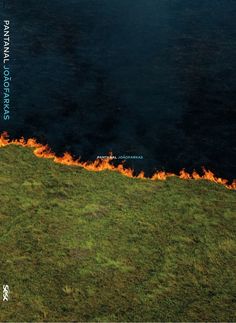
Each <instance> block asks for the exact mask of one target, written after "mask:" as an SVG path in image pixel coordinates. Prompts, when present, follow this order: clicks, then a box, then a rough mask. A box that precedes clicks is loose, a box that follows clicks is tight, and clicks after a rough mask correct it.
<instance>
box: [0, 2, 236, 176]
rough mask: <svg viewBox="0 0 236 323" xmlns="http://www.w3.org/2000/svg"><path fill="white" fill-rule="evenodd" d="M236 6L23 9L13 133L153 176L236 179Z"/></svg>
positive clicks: (43, 5)
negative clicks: (116, 159) (119, 159)
mask: <svg viewBox="0 0 236 323" xmlns="http://www.w3.org/2000/svg"><path fill="white" fill-rule="evenodd" d="M235 12H236V3H235V2H234V1H227V3H225V2H224V3H223V1H215V2H214V4H213V3H212V1H211V0H207V1H199V2H198V3H194V4H193V3H192V2H191V1H188V0H184V1H183V0H181V1H180V0H169V1H158V2H157V1H154V0H149V1H148V2H146V1H144V0H136V1H135V3H134V1H132V0H124V1H120V0H119V1H115V0H114V1H108V0H100V1H95V0H90V1H84V0H83V1H82V0H80V1H77V2H76V3H75V1H72V0H70V1H68V2H67V3H66V4H65V2H64V1H60V0H54V1H49V0H44V1H41V2H40V3H37V2H35V1H33V0H31V1H24V0H19V1H15V2H14V1H12V5H11V8H8V9H6V10H5V14H7V15H8V17H9V19H11V26H12V36H11V72H12V79H13V81H12V93H11V99H12V107H11V119H10V121H9V122H8V123H6V122H4V121H2V120H1V123H0V128H1V131H3V130H7V131H8V132H9V133H10V135H11V137H16V138H18V137H20V136H24V137H25V138H29V137H36V138H37V139H38V141H40V142H42V143H48V144H49V146H50V147H51V148H52V149H53V150H54V151H55V152H56V153H57V154H62V153H63V152H64V151H69V152H71V153H72V154H73V155H74V156H75V157H78V156H81V157H82V159H83V160H94V159H95V158H96V156H97V155H106V154H107V153H108V152H109V151H113V153H114V154H115V155H143V156H144V159H143V160H131V161H128V162H127V166H131V167H133V168H134V169H135V170H136V172H139V171H140V170H144V171H145V172H146V173H147V174H151V173H153V172H154V171H155V170H161V169H164V170H166V171H173V172H178V171H179V170H180V169H182V168H185V169H186V170H188V171H192V170H193V169H196V170H198V171H199V170H200V169H201V166H202V165H204V166H205V167H207V168H209V169H211V170H212V171H214V172H215V173H216V175H217V176H221V177H225V178H228V179H233V178H236V167H235V159H236V148H235V120H236V110H235V101H236V94H235V93H236V91H235V90H236V89H235V84H236V79H235V70H236V69H235V68H236V62H235V57H236V55H235V54H236V34H235V30H236V28H235V27H236V26H235V21H236V20H235V19H234V16H235Z"/></svg>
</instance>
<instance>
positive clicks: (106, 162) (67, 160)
mask: <svg viewBox="0 0 236 323" xmlns="http://www.w3.org/2000/svg"><path fill="white" fill-rule="evenodd" d="M8 145H17V146H22V147H30V148H34V150H33V152H34V154H35V156H37V157H39V158H50V159H52V160H53V161H54V162H55V163H59V164H63V165H70V166H79V167H82V168H84V169H86V170H88V171H94V172H100V171H103V170H110V171H116V172H118V173H121V174H123V175H125V176H127V177H131V178H140V179H147V177H145V174H144V172H141V173H140V174H139V175H137V176H135V175H134V170H133V169H131V168H125V167H124V166H123V164H119V165H118V166H115V165H113V164H112V163H111V158H105V159H97V160H95V161H94V162H81V161H80V160H79V159H77V160H75V159H73V157H72V156H71V154H69V153H67V152H66V153H64V155H63V156H62V157H57V156H56V155H55V154H54V153H53V152H52V151H51V149H50V148H49V147H48V146H47V145H42V144H39V143H38V142H37V141H36V140H35V139H28V140H25V139H24V138H21V139H15V140H10V139H9V136H8V134H7V132H3V133H2V134H1V136H0V147H5V146H8ZM172 176H177V177H179V178H180V179H184V180H191V179H194V180H208V181H211V182H214V183H218V184H221V185H224V186H225V187H226V188H228V189H231V190H236V180H234V181H233V182H232V184H228V181H227V180H226V179H223V178H219V177H216V176H215V175H214V174H213V173H212V172H211V171H209V170H206V169H205V168H203V175H199V174H198V173H197V172H196V171H194V172H193V173H192V174H190V173H187V172H186V171H185V170H184V169H182V170H181V171H180V173H179V175H176V174H173V173H167V172H164V171H158V172H156V173H155V174H153V176H152V177H151V180H166V179H167V178H168V177H172Z"/></svg>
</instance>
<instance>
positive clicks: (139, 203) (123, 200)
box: [0, 146, 236, 321]
mask: <svg viewBox="0 0 236 323" xmlns="http://www.w3.org/2000/svg"><path fill="white" fill-rule="evenodd" d="M0 183H1V190H0V201H1V203H0V260H1V261H0V277H1V281H2V284H8V285H9V286H10V300H9V301H8V302H0V307H1V308H0V320H1V321H7V320H8V321H9V320H10V321H235V320H236V315H235V313H236V306H235V298H234V296H235V292H236V290H235V286H236V281H235V273H234V268H235V261H234V257H233V255H234V254H235V251H236V248H235V206H236V192H235V191H230V190H227V189H226V188H224V187H223V186H221V185H217V184H214V183H211V182H207V181H204V180H201V181H194V180H188V181H186V180H181V179H178V178H169V179H168V180H167V181H151V180H141V179H131V178H127V177H124V176H122V175H120V174H118V173H116V172H109V171H103V172H98V173H95V172H89V171H86V170H84V169H82V168H80V167H73V166H63V165H60V164H55V163H53V162H52V161H51V160H47V159H40V158H37V157H35V156H34V155H33V154H32V151H31V149H29V148H23V147H17V146H8V147H5V148H1V149H0Z"/></svg>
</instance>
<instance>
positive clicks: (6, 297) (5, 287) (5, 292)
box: [2, 285, 10, 302]
mask: <svg viewBox="0 0 236 323" xmlns="http://www.w3.org/2000/svg"><path fill="white" fill-rule="evenodd" d="M9 293H10V288H9V286H8V285H3V286H2V300H3V302H8V300H9Z"/></svg>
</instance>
